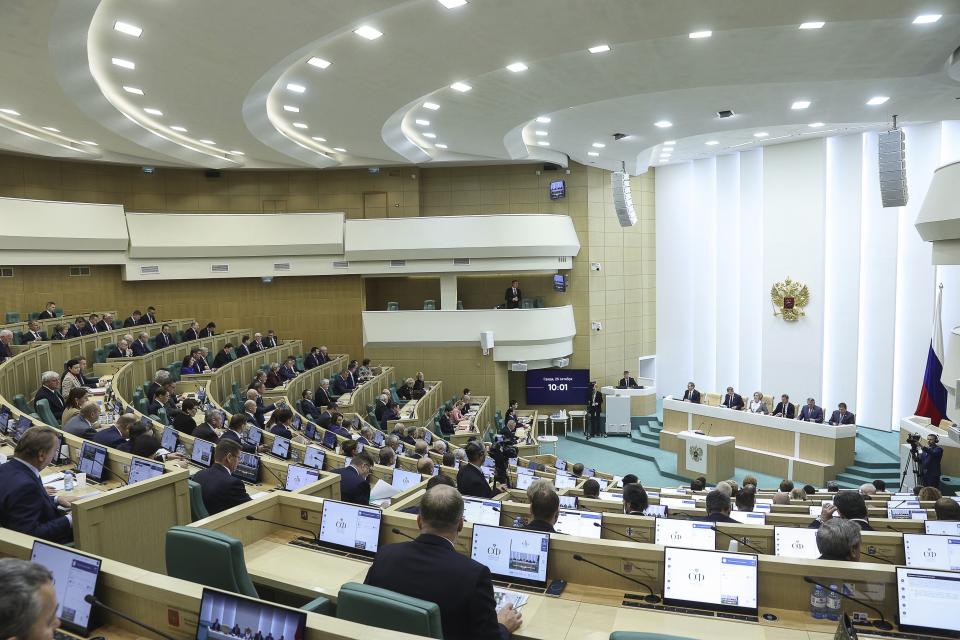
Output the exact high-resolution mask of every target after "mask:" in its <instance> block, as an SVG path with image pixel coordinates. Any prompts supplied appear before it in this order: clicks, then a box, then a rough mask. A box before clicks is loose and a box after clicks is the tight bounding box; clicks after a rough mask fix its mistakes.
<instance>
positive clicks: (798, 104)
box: [790, 100, 810, 111]
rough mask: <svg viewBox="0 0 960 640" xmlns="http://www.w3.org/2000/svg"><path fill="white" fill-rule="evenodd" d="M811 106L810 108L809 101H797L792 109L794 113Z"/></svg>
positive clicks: (791, 106)
mask: <svg viewBox="0 0 960 640" xmlns="http://www.w3.org/2000/svg"><path fill="white" fill-rule="evenodd" d="M809 106H810V101H809V100H797V101H796V102H794V103H793V104H792V105H790V108H791V109H793V110H794V111H799V110H801V109H806V108H807V107H809Z"/></svg>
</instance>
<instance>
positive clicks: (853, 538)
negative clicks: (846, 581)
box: [817, 518, 860, 562]
mask: <svg viewBox="0 0 960 640" xmlns="http://www.w3.org/2000/svg"><path fill="white" fill-rule="evenodd" d="M817 550H819V551H820V557H819V558H818V559H819V560H844V561H850V562H858V561H859V560H860V527H858V526H857V525H856V524H855V523H853V522H851V521H849V520H843V519H841V518H834V519H833V520H828V521H827V522H824V523H823V526H821V527H820V528H819V529H817Z"/></svg>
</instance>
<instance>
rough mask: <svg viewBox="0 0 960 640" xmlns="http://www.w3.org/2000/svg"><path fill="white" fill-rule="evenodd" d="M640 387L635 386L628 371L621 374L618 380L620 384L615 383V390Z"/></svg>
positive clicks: (635, 382) (634, 381)
mask: <svg viewBox="0 0 960 640" xmlns="http://www.w3.org/2000/svg"><path fill="white" fill-rule="evenodd" d="M639 388H640V385H638V384H637V381H636V380H634V379H633V378H631V377H630V372H629V371H624V372H623V377H622V378H620V382H618V383H617V389H639Z"/></svg>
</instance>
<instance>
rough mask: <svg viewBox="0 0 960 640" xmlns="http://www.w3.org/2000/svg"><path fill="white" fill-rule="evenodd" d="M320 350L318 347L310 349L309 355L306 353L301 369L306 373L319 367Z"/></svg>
mask: <svg viewBox="0 0 960 640" xmlns="http://www.w3.org/2000/svg"><path fill="white" fill-rule="evenodd" d="M319 354H320V349H319V348H318V347H310V353H308V354H307V355H306V356H305V357H304V359H303V368H304V370H306V371H309V370H310V369H313V368H315V367H319V366H320V357H319Z"/></svg>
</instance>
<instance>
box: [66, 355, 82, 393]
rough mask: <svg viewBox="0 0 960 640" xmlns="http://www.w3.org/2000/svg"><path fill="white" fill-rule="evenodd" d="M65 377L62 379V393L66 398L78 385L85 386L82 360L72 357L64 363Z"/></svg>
mask: <svg viewBox="0 0 960 640" xmlns="http://www.w3.org/2000/svg"><path fill="white" fill-rule="evenodd" d="M63 369H64V371H63V377H62V378H61V379H60V394H61V396H62V397H64V398H66V397H69V396H70V392H71V391H72V390H73V389H76V388H77V387H84V386H86V385H84V384H83V383H84V380H83V373H82V372H81V371H80V360H79V359H77V358H71V359H70V360H67V362H66V364H64V365H63Z"/></svg>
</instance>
